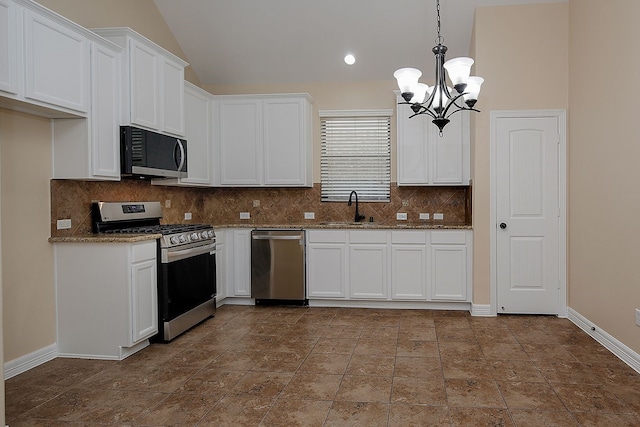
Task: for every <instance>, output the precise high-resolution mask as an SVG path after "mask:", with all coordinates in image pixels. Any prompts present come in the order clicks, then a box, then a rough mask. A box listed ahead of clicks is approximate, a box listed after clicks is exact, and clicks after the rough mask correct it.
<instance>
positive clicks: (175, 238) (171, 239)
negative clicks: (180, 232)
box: [169, 236, 180, 245]
mask: <svg viewBox="0 0 640 427" xmlns="http://www.w3.org/2000/svg"><path fill="white" fill-rule="evenodd" d="M169 241H171V243H173V244H174V245H177V244H178V243H180V239H178V236H171V238H170V239H169Z"/></svg>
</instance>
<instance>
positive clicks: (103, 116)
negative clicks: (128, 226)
mask: <svg viewBox="0 0 640 427" xmlns="http://www.w3.org/2000/svg"><path fill="white" fill-rule="evenodd" d="M91 64H92V67H91V68H92V76H91V85H92V97H91V105H92V111H91V117H90V120H91V137H92V138H91V141H87V143H88V144H91V148H92V149H91V153H92V154H91V163H92V167H91V172H92V175H93V176H95V177H108V178H116V179H119V178H120V133H119V127H118V124H119V122H120V105H121V104H120V78H121V74H120V73H121V71H120V54H119V52H115V51H113V50H111V49H107V48H105V47H103V46H100V45H99V44H97V43H94V44H93V47H92V52H91Z"/></svg>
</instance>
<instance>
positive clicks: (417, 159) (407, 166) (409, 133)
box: [397, 97, 435, 185]
mask: <svg viewBox="0 0 640 427" xmlns="http://www.w3.org/2000/svg"><path fill="white" fill-rule="evenodd" d="M401 101H402V98H401V97H398V102H401ZM411 114H413V113H412V111H411V109H410V108H409V106H408V105H404V104H401V105H398V106H397V115H398V117H397V144H398V146H397V156H398V185H424V184H428V183H429V144H428V136H429V135H428V129H427V128H426V126H427V125H428V126H433V127H435V125H433V124H432V123H431V121H430V120H429V119H428V118H427V117H424V116H416V117H412V118H409V116H410V115H411Z"/></svg>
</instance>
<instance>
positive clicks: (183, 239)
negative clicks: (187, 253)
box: [180, 234, 187, 243]
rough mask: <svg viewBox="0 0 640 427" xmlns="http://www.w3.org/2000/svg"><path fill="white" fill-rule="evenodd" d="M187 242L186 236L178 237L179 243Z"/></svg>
mask: <svg viewBox="0 0 640 427" xmlns="http://www.w3.org/2000/svg"><path fill="white" fill-rule="evenodd" d="M186 241H187V236H185V235H184V234H181V235H180V243H184V242H186Z"/></svg>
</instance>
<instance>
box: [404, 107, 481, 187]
mask: <svg viewBox="0 0 640 427" xmlns="http://www.w3.org/2000/svg"><path fill="white" fill-rule="evenodd" d="M397 102H403V100H402V98H401V97H400V96H397ZM396 113H397V114H396V115H397V159H398V185H469V176H470V172H469V171H470V159H471V149H470V144H469V140H470V138H469V112H468V111H461V112H458V113H455V114H453V115H452V116H451V117H450V120H451V122H450V123H449V124H447V126H446V127H445V128H444V132H443V134H442V136H440V134H439V129H438V127H437V126H436V125H434V124H433V123H431V117H430V116H428V115H421V116H415V117H412V118H409V117H410V116H411V115H412V114H413V112H412V111H411V108H410V106H409V105H407V104H398V105H397V112H396Z"/></svg>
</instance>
